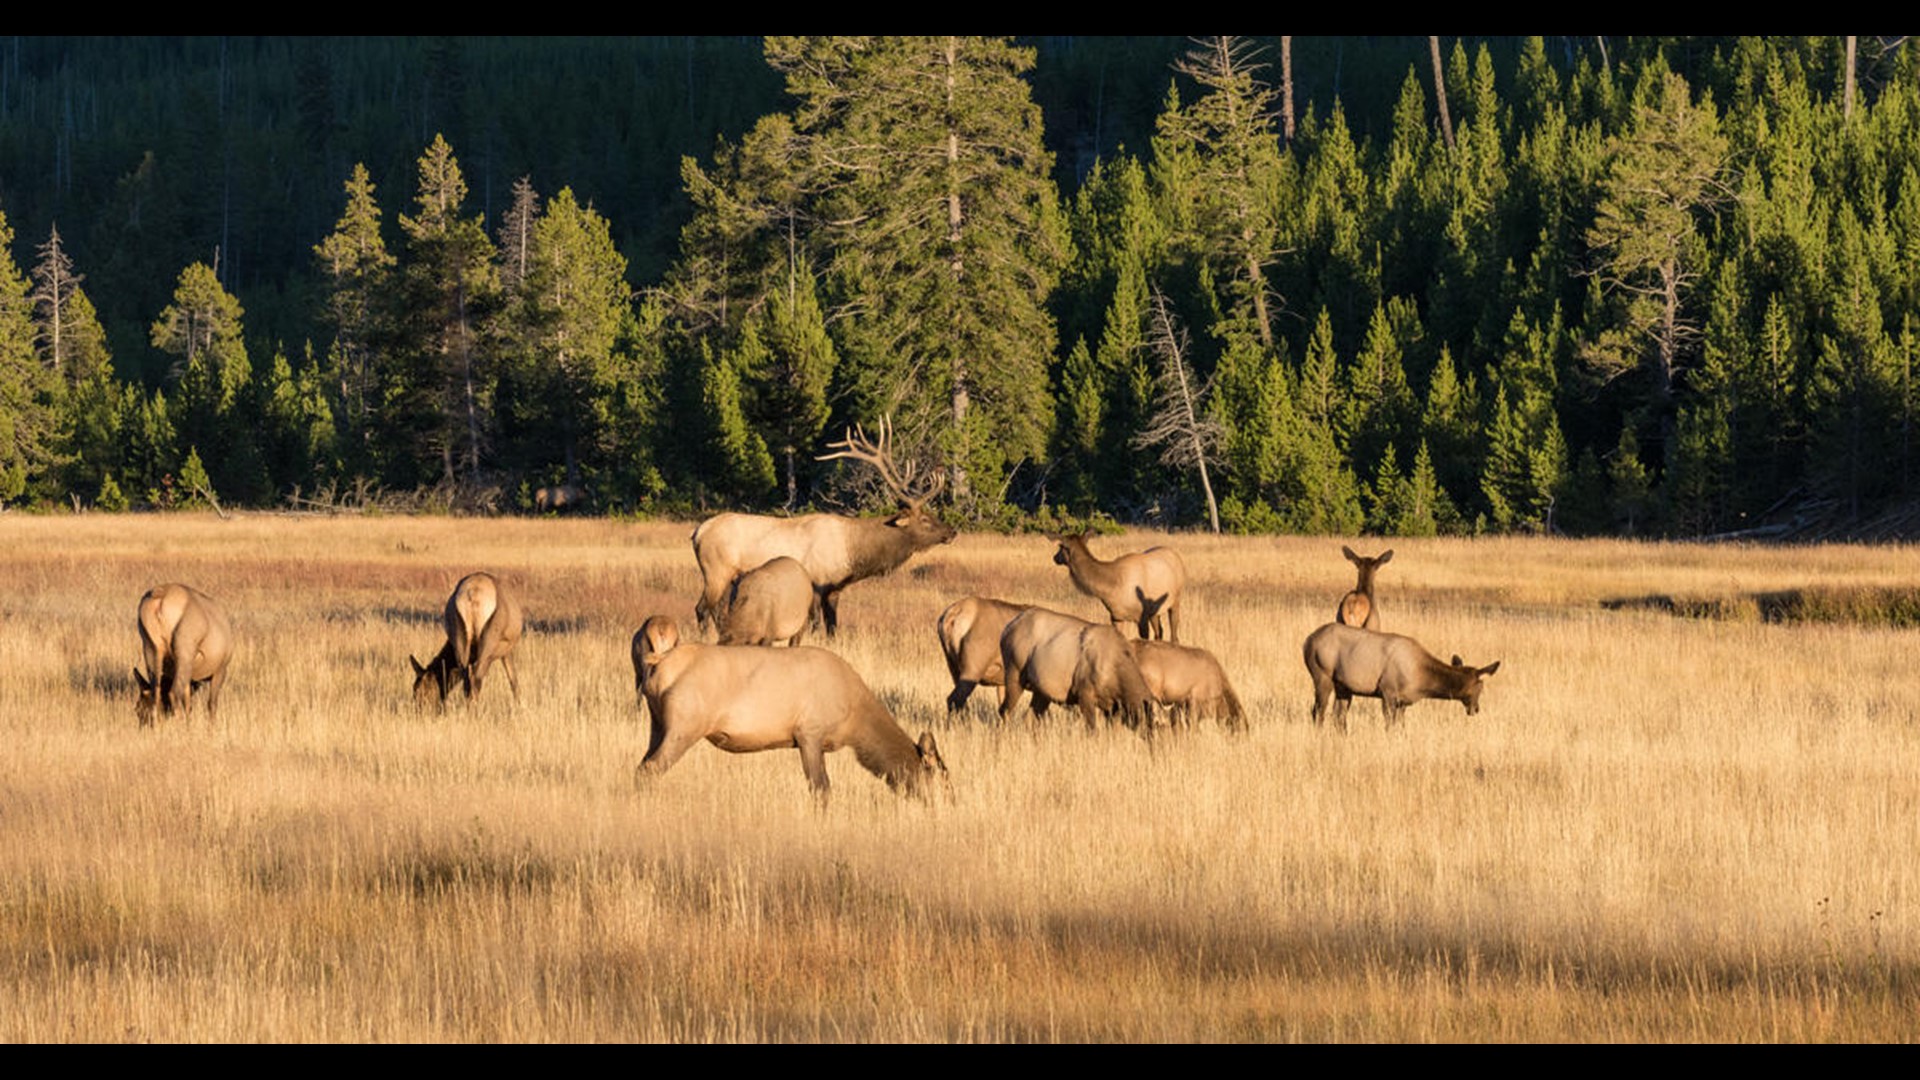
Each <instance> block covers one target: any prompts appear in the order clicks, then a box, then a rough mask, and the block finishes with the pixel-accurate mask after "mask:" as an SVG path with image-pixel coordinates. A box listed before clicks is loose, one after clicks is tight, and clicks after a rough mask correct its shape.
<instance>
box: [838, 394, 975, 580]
mask: <svg viewBox="0 0 1920 1080" xmlns="http://www.w3.org/2000/svg"><path fill="white" fill-rule="evenodd" d="M827 445H828V446H830V447H839V449H838V450H835V451H834V452H833V453H831V454H821V455H819V456H817V457H815V458H814V460H815V461H833V460H835V459H837V458H846V459H848V460H850V461H864V462H866V463H867V464H869V465H871V466H873V468H874V471H875V472H877V473H878V474H879V475H880V480H881V482H882V483H884V484H886V485H887V490H888V491H889V492H891V493H892V494H893V497H894V499H896V500H897V501H898V502H899V503H900V512H899V513H897V514H895V515H894V516H893V517H891V518H888V519H887V525H888V526H889V527H890V528H895V529H902V530H905V534H906V536H907V537H908V539H909V540H910V541H911V542H912V547H913V549H914V550H916V551H918V550H921V549H923V548H930V547H932V546H933V545H935V544H945V543H948V542H950V541H951V540H952V539H953V538H954V536H955V535H957V530H955V529H954V527H953V526H951V525H948V524H947V523H946V522H944V521H941V520H940V519H939V518H937V517H935V516H933V515H932V514H931V513H928V512H927V508H926V507H927V503H929V502H931V501H932V500H933V497H934V496H936V495H938V494H940V492H941V491H943V490H945V488H946V486H947V471H946V470H945V469H935V470H933V472H932V474H931V475H930V476H929V477H928V478H926V479H923V480H920V481H917V482H916V481H915V479H914V477H915V475H916V474H917V473H918V472H919V465H918V464H917V463H915V462H908V463H906V465H905V466H904V467H903V466H901V465H900V464H898V463H897V462H896V461H895V460H894V456H893V420H892V418H890V417H883V418H882V419H881V421H880V438H879V439H878V440H873V439H869V438H867V433H866V431H865V430H864V429H862V428H860V427H859V426H858V425H855V426H854V427H853V428H852V429H851V430H849V431H848V432H847V433H846V437H845V438H843V439H841V440H840V441H839V442H835V443H828V444H827Z"/></svg>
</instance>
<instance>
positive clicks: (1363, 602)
mask: <svg viewBox="0 0 1920 1080" xmlns="http://www.w3.org/2000/svg"><path fill="white" fill-rule="evenodd" d="M1340 554H1342V555H1345V556H1346V557H1347V561H1348V562H1350V563H1352V564H1353V565H1354V569H1355V570H1357V571H1359V580H1357V581H1355V582H1354V584H1353V589H1352V591H1351V592H1348V593H1347V595H1345V596H1343V597H1341V598H1340V606H1339V607H1338V608H1336V609H1335V610H1334V613H1333V621H1334V622H1337V623H1340V624H1342V625H1345V626H1360V627H1365V628H1366V629H1368V630H1378V629H1380V605H1379V604H1378V603H1377V602H1376V601H1375V600H1374V598H1373V575H1375V574H1377V573H1379V572H1380V568H1381V567H1382V566H1385V565H1386V564H1387V560H1388V559H1391V558H1393V549H1392V548H1388V549H1387V550H1385V551H1383V552H1381V553H1380V554H1378V555H1376V556H1374V557H1373V558H1371V559H1369V558H1366V557H1364V556H1360V555H1355V554H1354V553H1353V549H1352V548H1350V547H1347V546H1346V545H1345V544H1342V545H1341V546H1340Z"/></svg>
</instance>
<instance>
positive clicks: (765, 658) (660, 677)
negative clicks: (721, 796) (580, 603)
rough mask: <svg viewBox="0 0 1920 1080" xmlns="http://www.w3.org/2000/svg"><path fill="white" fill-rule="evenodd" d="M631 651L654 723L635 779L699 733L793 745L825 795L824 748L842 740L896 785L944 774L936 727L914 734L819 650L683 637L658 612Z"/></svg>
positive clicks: (660, 767) (666, 763)
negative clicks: (703, 641) (915, 736)
mask: <svg viewBox="0 0 1920 1080" xmlns="http://www.w3.org/2000/svg"><path fill="white" fill-rule="evenodd" d="M634 651H635V653H636V656H637V659H636V663H635V668H636V670H637V671H638V672H639V673H640V674H639V676H638V679H639V683H640V688H641V693H642V694H643V695H644V696H645V698H646V701H647V706H648V712H649V714H650V726H651V732H650V735H649V737H648V740H647V755H646V757H645V758H644V759H642V760H641V762H640V765H639V767H638V769H636V771H635V779H636V780H644V779H646V778H647V777H650V776H654V775H657V774H659V773H663V772H666V771H667V770H668V769H670V768H672V767H673V764H674V762H676V761H679V760H680V757H681V755H683V754H685V753H686V752H687V751H688V750H689V749H690V748H692V746H693V745H694V744H695V743H697V742H699V741H701V740H702V739H705V740H706V741H708V742H710V743H712V744H713V745H715V746H717V747H719V748H720V749H722V750H726V751H728V752H730V753H735V754H750V753H754V752H757V751H760V750H778V749H782V748H785V747H794V748H796V749H798V750H799V751H800V765H801V768H803V769H804V770H805V771H806V774H807V783H808V784H809V785H810V786H811V787H812V789H813V791H814V794H815V795H816V796H818V797H819V798H820V800H821V801H822V802H825V801H826V798H827V793H828V790H829V784H828V782H827V761H826V757H827V755H828V754H830V753H832V752H834V751H835V750H839V749H842V748H846V749H851V750H852V751H853V756H854V758H855V760H857V761H859V762H860V765H861V766H862V767H863V768H865V769H866V770H867V771H868V772H870V773H873V774H874V775H875V776H878V777H880V778H882V779H884V780H885V781H886V782H887V786H888V787H890V788H892V789H894V790H895V791H900V792H903V793H906V794H910V795H917V794H921V793H922V792H924V790H925V789H926V788H927V786H928V785H929V784H930V783H932V782H933V781H934V780H935V779H936V778H939V779H941V780H944V779H945V778H946V775H947V765H946V762H945V761H944V760H942V759H941V757H940V749H939V747H938V746H937V745H936V744H935V743H934V739H933V733H932V732H927V733H925V734H923V735H921V736H920V741H919V742H917V743H916V742H915V741H914V740H913V739H912V738H910V737H909V736H908V735H907V733H906V732H904V731H902V730H901V729H900V725H899V724H898V723H896V722H894V719H893V716H892V715H891V714H890V713H888V712H887V709H886V706H884V705H882V704H880V701H879V699H878V698H876V697H874V696H873V691H871V690H869V689H868V688H867V684H866V683H865V682H864V681H862V680H861V678H860V676H859V675H858V674H856V673H855V672H854V670H853V668H851V667H849V666H847V662H846V661H844V660H842V659H840V658H839V657H838V656H835V655H834V654H833V653H830V652H828V651H827V650H825V649H819V648H814V647H811V646H806V645H802V646H798V647H795V648H791V649H776V648H770V647H767V646H758V645H705V644H701V643H699V642H693V641H681V640H680V634H679V629H678V627H677V626H676V625H675V623H674V621H673V620H672V619H671V618H668V617H667V616H664V615H656V616H654V617H652V618H650V619H648V620H647V621H646V623H645V624H644V625H642V626H641V628H640V632H639V633H638V634H635V635H634Z"/></svg>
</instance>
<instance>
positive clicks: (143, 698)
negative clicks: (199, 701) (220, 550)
mask: <svg viewBox="0 0 1920 1080" xmlns="http://www.w3.org/2000/svg"><path fill="white" fill-rule="evenodd" d="M136 624H137V625H138V626H139V628H140V657H141V660H142V661H143V662H144V663H145V664H146V666H147V669H146V672H145V673H144V674H143V673H142V672H141V670H140V669H139V668H137V667H136V668H134V669H133V681H134V683H135V684H136V685H138V686H139V688H140V697H139V699H138V700H137V701H136V702H135V703H134V715H135V716H138V717H139V718H140V726H141V727H146V726H147V725H148V724H151V723H153V715H154V712H155V711H156V710H158V711H159V712H160V714H161V715H163V716H174V715H176V714H177V715H179V716H182V717H184V716H186V715H187V713H188V712H189V711H190V710H191V709H192V708H193V688H194V687H195V686H200V685H205V686H206V688H207V716H208V718H210V719H211V718H212V717H213V716H214V714H215V712H216V710H217V709H218V707H219V704H220V687H222V686H223V685H225V684H226V681H227V661H228V660H230V659H231V658H232V657H233V628H232V626H231V625H230V624H229V623H228V622H227V613H226V612H225V611H223V610H221V608H220V605H219V604H216V603H214V601H213V598H212V597H210V596H208V595H207V594H206V593H203V592H201V591H200V590H198V589H194V588H190V587H189V586H186V585H180V584H169V585H156V586H154V587H153V588H151V589H149V590H147V594H146V595H145V596H142V597H141V598H140V610H139V615H138V617H137V619H136Z"/></svg>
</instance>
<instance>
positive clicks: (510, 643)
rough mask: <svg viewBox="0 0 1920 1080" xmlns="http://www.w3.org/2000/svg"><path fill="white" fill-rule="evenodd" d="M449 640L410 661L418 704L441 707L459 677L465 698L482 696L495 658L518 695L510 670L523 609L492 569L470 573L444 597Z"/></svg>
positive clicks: (516, 682) (458, 680) (518, 636)
mask: <svg viewBox="0 0 1920 1080" xmlns="http://www.w3.org/2000/svg"><path fill="white" fill-rule="evenodd" d="M445 617H446V626H447V642H446V644H444V645H442V646H440V651H439V653H437V654H435V656H434V658H433V659H432V660H430V661H428V662H427V663H425V664H422V663H421V662H420V661H419V660H417V659H415V658H414V657H413V655H412V654H408V656H407V659H408V660H410V661H412V663H413V699H414V701H416V702H418V703H419V704H422V705H424V704H427V703H429V702H432V703H434V704H437V705H440V706H441V707H445V705H446V703H447V695H448V694H451V693H452V692H453V684H454V683H455V682H456V681H457V682H459V683H460V684H461V685H462V686H463V687H465V689H466V693H467V698H468V699H469V700H471V699H473V698H476V697H479V696H480V684H481V682H482V680H484V679H485V677H486V674H487V669H488V668H489V667H491V666H492V665H493V662H494V661H495V660H498V661H499V662H500V667H501V668H502V669H503V670H504V671H506V673H507V686H508V688H509V689H511V690H512V691H513V696H514V700H516V701H517V700H519V698H520V680H519V679H518V678H517V677H516V676H515V675H514V673H513V657H512V655H511V654H512V652H513V647H514V645H515V644H517V643H518V642H519V640H520V631H521V629H522V628H523V626H524V625H525V621H526V619H525V614H524V613H523V612H522V611H521V609H520V598H519V597H517V596H515V595H514V593H513V592H512V591H511V590H509V589H508V588H507V587H506V586H505V585H504V584H502V583H501V582H500V580H499V579H498V578H496V577H494V576H493V575H492V574H486V573H474V574H468V575H467V576H466V577H463V578H461V579H460V583H459V584H457V585H455V586H454V587H453V595H451V596H449V597H447V609H446V616H445Z"/></svg>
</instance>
